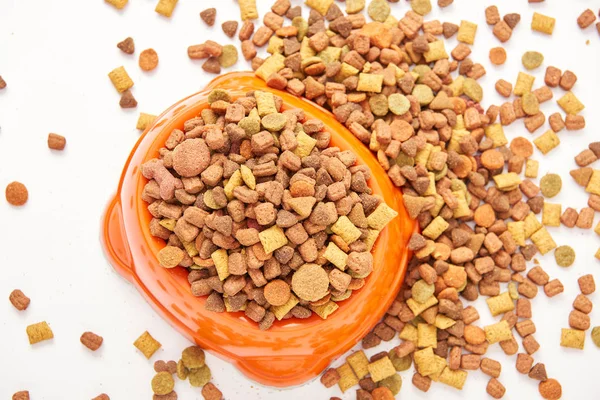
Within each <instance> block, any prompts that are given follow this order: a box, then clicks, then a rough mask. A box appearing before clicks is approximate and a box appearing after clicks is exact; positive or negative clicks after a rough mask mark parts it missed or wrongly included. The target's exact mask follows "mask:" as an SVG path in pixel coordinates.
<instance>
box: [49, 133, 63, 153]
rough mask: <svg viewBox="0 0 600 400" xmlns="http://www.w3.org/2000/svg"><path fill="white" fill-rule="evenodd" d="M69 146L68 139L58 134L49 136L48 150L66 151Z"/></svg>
mask: <svg viewBox="0 0 600 400" xmlns="http://www.w3.org/2000/svg"><path fill="white" fill-rule="evenodd" d="M66 145H67V139H65V137H64V136H61V135H58V134H56V133H49V134H48V148H49V149H52V150H64V149H65V146H66Z"/></svg>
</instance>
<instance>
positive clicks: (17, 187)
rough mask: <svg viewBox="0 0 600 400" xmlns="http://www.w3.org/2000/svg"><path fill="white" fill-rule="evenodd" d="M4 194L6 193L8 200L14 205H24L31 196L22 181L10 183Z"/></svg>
mask: <svg viewBox="0 0 600 400" xmlns="http://www.w3.org/2000/svg"><path fill="white" fill-rule="evenodd" d="M4 194H5V195H6V201H8V203H9V204H11V205H13V206H22V205H23V204H25V203H27V199H28V198H29V192H28V191H27V188H26V187H25V185H23V184H22V183H21V182H11V183H9V184H8V186H6V191H5V192H4Z"/></svg>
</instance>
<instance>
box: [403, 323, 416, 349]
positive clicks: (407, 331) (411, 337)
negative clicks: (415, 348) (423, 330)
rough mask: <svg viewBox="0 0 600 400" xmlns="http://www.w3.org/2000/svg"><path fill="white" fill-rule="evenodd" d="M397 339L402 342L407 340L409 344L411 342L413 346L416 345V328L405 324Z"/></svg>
mask: <svg viewBox="0 0 600 400" xmlns="http://www.w3.org/2000/svg"><path fill="white" fill-rule="evenodd" d="M398 337H399V338H400V339H402V340H407V341H409V342H413V343H414V344H417V340H418V333H417V328H416V327H415V326H414V325H412V324H406V325H404V328H402V330H401V331H400V333H399V334H398Z"/></svg>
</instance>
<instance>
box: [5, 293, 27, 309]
mask: <svg viewBox="0 0 600 400" xmlns="http://www.w3.org/2000/svg"><path fill="white" fill-rule="evenodd" d="M9 300H10V302H11V304H12V305H13V306H14V307H15V308H16V309H17V310H19V311H24V310H27V307H29V303H31V299H30V298H29V297H27V296H25V293H23V292H22V291H20V290H19V289H15V290H13V291H12V292H11V293H10V296H9Z"/></svg>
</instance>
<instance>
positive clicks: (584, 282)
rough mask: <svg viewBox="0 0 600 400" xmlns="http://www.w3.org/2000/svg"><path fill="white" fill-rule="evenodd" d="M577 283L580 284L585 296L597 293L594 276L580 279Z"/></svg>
mask: <svg viewBox="0 0 600 400" xmlns="http://www.w3.org/2000/svg"><path fill="white" fill-rule="evenodd" d="M577 283H578V284H579V289H580V290H581V293H583V294H585V295H588V294H592V293H594V292H595V291H596V283H595V282H594V276H593V275H592V274H587V275H584V276H582V277H580V278H579V279H577Z"/></svg>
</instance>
